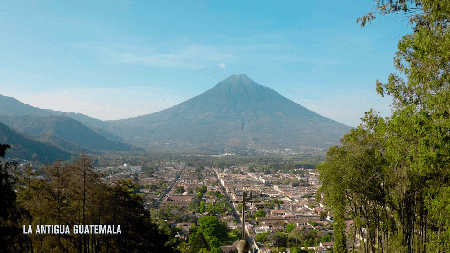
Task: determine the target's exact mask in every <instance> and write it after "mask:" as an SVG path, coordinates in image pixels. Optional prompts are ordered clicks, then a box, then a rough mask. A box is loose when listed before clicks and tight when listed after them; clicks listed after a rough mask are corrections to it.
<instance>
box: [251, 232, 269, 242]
mask: <svg viewBox="0 0 450 253" xmlns="http://www.w3.org/2000/svg"><path fill="white" fill-rule="evenodd" d="M269 235H270V233H269V232H264V233H261V234H257V235H256V236H255V241H258V242H262V243H265V242H268V241H269V239H268V237H269Z"/></svg>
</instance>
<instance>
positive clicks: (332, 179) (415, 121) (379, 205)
mask: <svg viewBox="0 0 450 253" xmlns="http://www.w3.org/2000/svg"><path fill="white" fill-rule="evenodd" d="M376 8H377V11H378V12H379V13H380V14H381V15H387V14H392V13H398V12H402V13H412V14H411V15H410V21H411V24H412V26H413V32H412V33H411V34H408V35H406V36H404V37H403V38H402V39H401V40H400V42H399V44H398V51H397V53H396V57H395V58H394V65H395V67H396V69H397V70H398V71H399V73H393V74H391V75H390V76H389V78H388V81H387V83H384V84H383V83H381V82H379V81H377V92H378V93H379V94H380V95H381V96H384V95H388V96H391V97H392V98H393V109H394V112H393V115H392V117H390V118H385V119H383V118H381V117H379V116H378V115H377V114H376V113H374V112H373V111H370V112H368V113H366V115H365V117H364V118H363V119H362V123H361V125H360V126H359V127H358V129H355V130H352V131H351V132H350V133H349V134H347V135H346V136H345V137H344V138H343V139H342V140H341V146H340V147H334V148H331V149H330V150H329V152H328V154H327V158H326V161H325V163H323V164H321V165H319V167H318V169H319V171H320V177H321V180H322V182H323V186H322V188H321V190H320V191H321V193H324V195H325V202H326V204H327V206H329V207H331V208H332V211H333V213H334V220H335V222H336V223H335V226H334V228H335V237H336V241H335V250H336V251H337V252H344V251H345V242H346V239H345V230H344V228H345V225H344V221H345V218H346V217H351V218H353V219H354V220H355V223H354V227H353V229H352V232H351V233H350V234H349V236H351V237H353V238H354V237H356V233H360V232H359V231H361V229H362V228H364V229H365V230H366V231H367V241H366V243H365V244H364V245H363V246H362V247H363V248H364V251H372V252H373V251H376V250H379V249H382V250H383V251H386V252H388V251H397V252H412V251H413V250H418V251H420V252H439V251H449V250H450V243H449V242H450V236H449V234H450V232H449V231H450V208H448V206H449V204H450V193H449V189H450V180H448V179H449V172H448V171H449V166H448V164H449V161H450V144H449V143H450V120H449V117H450V107H449V103H448V101H450V88H449V87H450V86H449V85H448V83H449V82H450V74H449V71H450V69H449V68H448V62H450V54H449V53H448V52H449V50H450V33H449V30H448V25H449V21H448V20H449V13H450V1H449V0H442V1H431V0H420V1H419V0H415V1H389V2H387V1H377V4H376ZM414 12H415V13H414ZM374 18H375V16H374V12H371V13H369V14H367V15H366V16H364V17H361V18H359V19H358V22H361V25H363V26H364V25H365V24H366V23H367V22H370V21H371V20H373V19H374Z"/></svg>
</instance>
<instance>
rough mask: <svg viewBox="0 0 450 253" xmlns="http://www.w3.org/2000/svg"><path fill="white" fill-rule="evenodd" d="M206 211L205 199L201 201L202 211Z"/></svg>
mask: <svg viewBox="0 0 450 253" xmlns="http://www.w3.org/2000/svg"><path fill="white" fill-rule="evenodd" d="M204 212H206V208H205V201H203V200H202V201H200V213H204Z"/></svg>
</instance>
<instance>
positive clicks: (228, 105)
mask: <svg viewBox="0 0 450 253" xmlns="http://www.w3.org/2000/svg"><path fill="white" fill-rule="evenodd" d="M105 123H106V122H105ZM107 123H108V125H109V126H108V127H107V130H108V131H111V132H113V133H115V134H117V135H119V136H121V137H122V138H123V139H124V140H126V141H128V142H133V143H135V144H138V145H141V146H143V147H147V148H162V147H165V148H170V149H178V148H181V149H208V148H211V149H214V150H219V149H229V148H250V149H258V148H265V149H267V148H270V149H305V148H328V147H330V146H332V145H337V144H338V143H339V140H340V138H342V137H343V136H344V134H346V133H347V132H349V131H350V129H352V128H351V127H349V126H346V125H344V124H341V123H338V122H336V121H334V120H331V119H328V118H325V117H323V116H320V115H319V114H317V113H315V112H312V111H310V110H308V109H306V108H305V107H303V106H301V105H299V104H297V103H295V102H293V101H291V100H289V99H287V98H285V97H283V96H281V95H280V94H278V93H277V92H275V91H274V90H272V89H270V88H268V87H265V86H262V85H259V84H257V83H255V82H253V81H252V80H251V79H250V78H248V77H247V76H246V75H233V76H230V77H228V78H227V79H225V80H223V81H222V82H220V83H218V84H217V85H215V86H214V87H213V88H211V89H210V90H208V91H206V92H204V93H203V94H201V95H198V96H196V97H194V98H191V99H189V100H187V101H185V102H183V103H181V104H178V105H176V106H173V107H171V108H168V109H165V110H163V111H160V112H156V113H152V114H148V115H143V116H139V117H136V118H130V119H124V120H118V121H108V122H107ZM102 127H105V126H104V125H102Z"/></svg>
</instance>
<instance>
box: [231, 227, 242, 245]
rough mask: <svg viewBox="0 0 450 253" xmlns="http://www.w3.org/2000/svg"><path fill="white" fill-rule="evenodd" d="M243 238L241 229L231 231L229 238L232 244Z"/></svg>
mask: <svg viewBox="0 0 450 253" xmlns="http://www.w3.org/2000/svg"><path fill="white" fill-rule="evenodd" d="M241 236H242V233H241V230H240V229H238V228H237V229H234V230H233V231H231V232H230V233H229V238H230V240H231V241H232V242H234V241H237V240H240V239H241Z"/></svg>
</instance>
